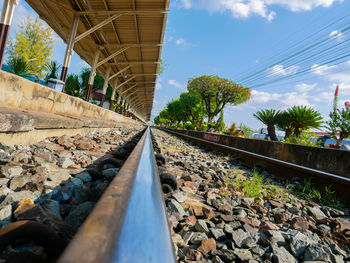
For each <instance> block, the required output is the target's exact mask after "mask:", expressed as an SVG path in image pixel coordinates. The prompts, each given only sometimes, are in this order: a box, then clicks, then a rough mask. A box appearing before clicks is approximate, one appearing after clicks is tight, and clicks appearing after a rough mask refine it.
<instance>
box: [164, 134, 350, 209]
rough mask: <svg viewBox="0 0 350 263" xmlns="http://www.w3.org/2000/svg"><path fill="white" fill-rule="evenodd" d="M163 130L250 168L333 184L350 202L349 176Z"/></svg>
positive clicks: (318, 184) (325, 184)
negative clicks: (214, 150) (257, 165)
mask: <svg viewBox="0 0 350 263" xmlns="http://www.w3.org/2000/svg"><path fill="white" fill-rule="evenodd" d="M161 130H163V131H165V132H168V133H171V134H173V135H176V136H179V137H181V138H183V139H186V140H189V141H193V142H196V143H198V144H201V145H204V146H208V147H210V148H212V149H216V150H221V151H223V152H226V153H229V154H234V155H235V156H237V157H239V158H240V160H241V162H242V164H244V165H246V166H248V167H250V168H254V166H255V165H256V164H259V165H260V166H261V167H262V168H264V169H266V170H268V171H270V172H272V173H273V174H274V176H276V177H277V178H279V179H284V180H291V179H293V178H295V177H300V178H305V179H310V180H311V181H312V182H313V183H315V185H316V186H317V187H319V188H322V187H324V186H329V185H331V186H332V189H333V190H335V194H336V196H337V198H339V199H340V200H343V201H345V202H347V203H350V191H349V189H350V179H349V178H346V177H341V176H339V175H335V174H331V173H327V172H323V171H319V170H315V169H312V168H308V167H304V166H300V165H297V164H293V163H289V162H285V161H281V160H278V159H274V158H270V157H266V156H263V155H260V154H256V153H252V152H248V151H244V150H241V149H238V148H234V147H230V146H227V145H223V144H219V143H216V142H212V141H208V140H204V139H200V138H197V137H193V136H188V135H185V134H182V133H178V132H175V131H173V130H168V129H164V128H161Z"/></svg>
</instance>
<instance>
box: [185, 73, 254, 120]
mask: <svg viewBox="0 0 350 263" xmlns="http://www.w3.org/2000/svg"><path fill="white" fill-rule="evenodd" d="M187 89H188V91H189V92H193V93H196V94H198V95H199V96H200V97H201V99H202V102H203V104H204V107H205V110H206V114H207V116H208V122H209V123H212V121H213V120H214V117H215V116H216V115H217V114H218V113H219V112H220V111H222V110H223V109H224V107H225V106H226V105H227V104H229V105H238V104H241V103H243V102H245V101H247V100H248V99H249V98H250V90H249V88H245V87H243V86H241V85H238V84H236V83H235V82H233V81H232V80H229V79H225V78H220V77H218V76H215V75H212V76H209V75H204V76H201V77H197V78H192V79H190V80H189V82H188V85H187Z"/></svg>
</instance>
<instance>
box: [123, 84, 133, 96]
mask: <svg viewBox="0 0 350 263" xmlns="http://www.w3.org/2000/svg"><path fill="white" fill-rule="evenodd" d="M136 86H137V84H135V85H132V86H131V87H130V88H128V89H126V90H124V91H123V92H122V93H120V96H123V94H125V93H126V92H128V91H129V90H131V89H132V88H135V87H136ZM135 92H136V91H135Z"/></svg>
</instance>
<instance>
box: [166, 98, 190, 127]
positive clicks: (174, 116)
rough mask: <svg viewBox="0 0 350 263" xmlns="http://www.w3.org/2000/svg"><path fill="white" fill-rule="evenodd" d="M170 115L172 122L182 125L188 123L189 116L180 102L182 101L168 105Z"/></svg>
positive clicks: (175, 101)
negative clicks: (181, 123)
mask: <svg viewBox="0 0 350 263" xmlns="http://www.w3.org/2000/svg"><path fill="white" fill-rule="evenodd" d="M167 109H168V114H169V117H170V119H171V120H173V121H175V122H177V123H180V122H183V123H185V122H187V121H188V116H187V114H186V111H185V108H184V106H183V104H182V103H181V102H180V99H176V100H173V101H171V102H169V103H168V105H167Z"/></svg>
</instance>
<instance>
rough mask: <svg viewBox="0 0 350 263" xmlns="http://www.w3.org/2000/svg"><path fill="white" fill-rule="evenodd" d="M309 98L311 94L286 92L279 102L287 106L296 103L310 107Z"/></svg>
mask: <svg viewBox="0 0 350 263" xmlns="http://www.w3.org/2000/svg"><path fill="white" fill-rule="evenodd" d="M309 98H311V96H310V95H308V94H307V93H299V92H287V93H285V94H283V99H282V100H281V102H282V104H283V105H285V106H287V107H291V106H296V105H301V106H308V107H312V104H311V103H310V102H309V100H308V99H309Z"/></svg>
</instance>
